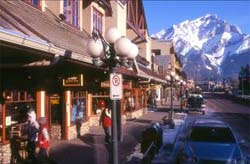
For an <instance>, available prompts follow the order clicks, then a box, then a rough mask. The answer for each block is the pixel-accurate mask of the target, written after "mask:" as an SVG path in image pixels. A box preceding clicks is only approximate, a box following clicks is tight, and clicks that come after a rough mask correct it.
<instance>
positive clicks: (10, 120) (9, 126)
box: [0, 90, 36, 140]
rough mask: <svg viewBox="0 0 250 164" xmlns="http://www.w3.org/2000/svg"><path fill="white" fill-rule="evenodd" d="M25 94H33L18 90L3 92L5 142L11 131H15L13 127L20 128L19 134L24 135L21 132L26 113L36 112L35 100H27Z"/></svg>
mask: <svg viewBox="0 0 250 164" xmlns="http://www.w3.org/2000/svg"><path fill="white" fill-rule="evenodd" d="M27 93H29V94H33V92H27V91H18V90H14V91H5V92H4V94H5V97H6V117H5V121H6V139H7V140H9V139H10V136H11V134H12V133H13V129H15V127H22V128H20V131H19V134H20V135H24V134H23V131H22V130H24V125H25V122H26V121H27V113H28V111H29V110H35V111H36V101H35V99H36V98H35V97H34V99H32V100H31V99H28V97H27ZM33 95H35V94H33ZM1 123H2V122H1ZM1 123H0V124H1ZM15 132H16V131H15Z"/></svg>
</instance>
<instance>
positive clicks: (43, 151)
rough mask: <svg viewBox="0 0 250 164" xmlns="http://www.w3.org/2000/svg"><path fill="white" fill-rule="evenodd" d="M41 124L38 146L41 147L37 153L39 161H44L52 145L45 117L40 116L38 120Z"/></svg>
mask: <svg viewBox="0 0 250 164" xmlns="http://www.w3.org/2000/svg"><path fill="white" fill-rule="evenodd" d="M38 123H39V125H40V128H39V132H38V141H37V147H38V148H39V152H38V155H37V160H38V162H41V163H42V162H43V161H46V160H47V159H48V149H49V147H50V139H49V133H48V127H47V120H46V118H45V117H40V118H39V120H38Z"/></svg>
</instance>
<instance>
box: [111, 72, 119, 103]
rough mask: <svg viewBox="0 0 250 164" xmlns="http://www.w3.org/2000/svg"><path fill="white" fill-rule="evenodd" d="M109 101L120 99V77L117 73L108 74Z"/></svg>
mask: <svg viewBox="0 0 250 164" xmlns="http://www.w3.org/2000/svg"><path fill="white" fill-rule="evenodd" d="M110 99H111V100H119V99H122V75H121V74H118V73H111V74H110Z"/></svg>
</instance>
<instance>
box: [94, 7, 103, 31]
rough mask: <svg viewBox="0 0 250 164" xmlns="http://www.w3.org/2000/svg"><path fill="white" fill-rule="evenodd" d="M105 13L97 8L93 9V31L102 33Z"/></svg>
mask: <svg viewBox="0 0 250 164" xmlns="http://www.w3.org/2000/svg"><path fill="white" fill-rule="evenodd" d="M102 19H103V14H102V13H100V12H99V11H98V10H96V9H95V8H94V9H93V31H98V32H100V33H101V34H102V26H103V20H102Z"/></svg>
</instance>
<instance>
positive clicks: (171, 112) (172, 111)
mask: <svg viewBox="0 0 250 164" xmlns="http://www.w3.org/2000/svg"><path fill="white" fill-rule="evenodd" d="M170 93H171V115H170V116H171V120H173V77H171V92H170Z"/></svg>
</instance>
